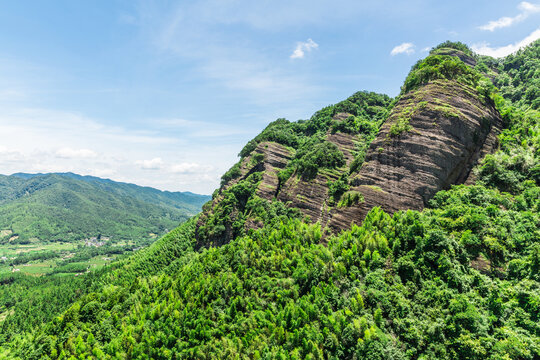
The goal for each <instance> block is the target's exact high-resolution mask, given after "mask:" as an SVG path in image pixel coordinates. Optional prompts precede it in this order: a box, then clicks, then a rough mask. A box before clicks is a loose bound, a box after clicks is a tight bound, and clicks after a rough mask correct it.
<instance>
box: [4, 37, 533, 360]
mask: <svg viewBox="0 0 540 360" xmlns="http://www.w3.org/2000/svg"><path fill="white" fill-rule="evenodd" d="M539 65H540V41H536V42H535V43H533V44H532V45H530V46H529V47H527V48H526V49H524V50H521V51H519V52H518V53H516V54H514V55H510V56H508V57H506V58H503V59H500V60H497V59H493V58H489V57H485V56H478V55H476V54H474V53H472V51H471V50H470V49H469V48H468V47H467V46H466V45H464V44H461V43H451V42H446V43H444V44H441V45H439V46H437V47H436V48H434V49H432V51H431V53H430V55H429V56H428V57H426V59H422V60H420V61H419V62H418V63H417V64H416V65H415V66H413V68H412V69H411V72H410V74H409V75H408V77H407V78H406V80H405V83H404V86H403V87H402V91H401V93H400V95H399V96H398V97H397V98H396V99H390V98H389V97H386V96H384V95H378V94H373V93H364V92H362V93H358V94H355V95H353V96H352V97H351V98H350V99H348V100H346V101H344V102H342V103H339V104H336V105H333V106H329V107H327V108H325V109H323V110H321V111H319V112H317V113H315V115H314V116H313V117H312V118H311V119H310V120H307V121H299V122H289V121H286V120H283V119H280V120H277V121H276V122H273V123H272V124H270V125H269V126H268V127H267V128H266V129H265V130H264V131H263V132H262V133H261V134H260V135H259V136H257V137H256V138H255V139H254V140H252V141H251V142H249V143H248V145H247V146H246V147H245V148H244V149H243V150H242V152H241V153H240V161H239V163H238V164H237V165H235V166H234V167H233V168H232V169H231V170H230V171H229V172H227V173H226V174H225V175H224V176H223V181H222V186H221V187H220V189H219V190H217V191H216V192H215V193H214V196H213V200H212V202H211V203H208V205H206V206H205V209H204V212H203V213H202V214H201V216H200V217H196V218H193V219H192V220H190V221H188V222H186V223H184V224H183V225H181V226H180V227H178V228H177V229H175V230H174V231H172V232H171V233H169V234H168V235H166V236H164V237H163V238H161V239H160V240H158V241H157V242H155V243H154V244H153V245H152V246H150V247H148V248H146V249H144V250H142V251H139V252H137V253H136V254H134V255H133V256H131V257H129V258H126V259H122V260H121V261H120V262H116V263H114V264H113V265H111V266H109V267H107V268H105V269H103V270H102V271H101V272H100V273H99V274H95V277H94V278H93V279H92V281H91V282H90V283H87V284H85V285H82V284H81V285H80V288H81V289H83V290H81V291H83V292H84V295H83V296H82V297H81V298H80V299H78V300H77V301H75V302H74V303H73V304H72V305H71V306H70V307H69V308H68V309H67V310H66V311H64V312H61V313H58V314H57V315H56V316H54V318H53V319H52V320H51V321H49V322H46V323H43V324H41V325H39V326H36V327H35V328H34V329H25V331H17V329H16V327H12V328H11V329H12V332H11V333H12V334H13V335H10V336H9V337H5V338H4V339H9V340H7V341H4V343H3V345H2V351H3V356H4V357H6V358H15V359H40V358H51V359H57V358H59V359H69V358H95V359H123V358H128V359H183V358H186V359H381V360H382V359H483V360H485V359H493V360H495V359H539V358H540V275H539V274H540V215H539V214H540V186H539V185H540V183H539V182H540V113H539V111H538V106H539V103H538V98H539V97H538V95H539V91H540V66H539ZM428 118H429V119H430V120H431V121H427V119H428ZM449 124H450V125H451V124H454V125H459V126H461V127H459V126H458V127H455V126H454V127H452V126H450V125H449ZM459 130H461V133H460V131H459ZM336 134H337V136H336ZM432 134H436V135H437V136H438V139H442V140H441V142H440V143H437V145H440V146H432V145H429V141H431V140H432V139H433V137H434V136H432ZM448 134H451V135H448ZM443 135H444V136H443ZM423 137H424V139H425V141H424V142H423V143H421V144H420V145H422V146H419V145H418V141H422V139H423ZM411 140H414V141H411ZM351 143H352V145H351ZM426 144H428V145H429V146H427V145H426ZM445 144H446V147H445V146H444V145H445ZM457 144H461V145H459V146H461V148H460V147H458V145H457ZM417 145H418V146H417ZM380 149H382V150H380ZM448 149H451V150H452V151H449V150H448ZM460 154H464V155H463V156H462V157H461V158H460ZM398 155H401V157H399V156H398ZM434 155H437V156H440V158H435V159H434ZM411 157H414V159H416V160H418V161H417V162H414V161H410V158H411ZM426 157H427V158H429V160H430V161H431V160H433V159H434V160H433V162H428V161H425V158H426ZM441 159H442V160H445V159H451V160H452V164H454V165H452V166H451V167H445V166H446V165H444V164H443V163H442V160H441ZM374 164H379V165H377V166H374ZM441 164H442V165H441ZM445 164H446V163H445ZM402 165H403V166H402ZM396 169H399V170H402V171H403V173H401V175H403V179H405V180H407V181H408V182H405V184H406V185H407V186H404V187H403V194H404V195H403V194H400V193H399V192H398V189H399V184H400V183H399V179H400V173H399V172H398V171H397V170H396ZM375 175H378V176H380V178H381V179H383V180H385V181H383V182H376V181H377V180H376V179H375V178H376V176H375ZM415 176H417V178H416V179H417V181H416V182H414V181H413V180H414V179H415ZM387 184H394V185H392V186H390V185H387ZM396 184H397V185H396ZM418 184H420V185H421V186H417V185H418ZM312 198H317V199H321V201H320V202H319V204H322V205H323V206H322V207H314V202H313V201H312ZM389 204H390V205H389ZM407 204H413V205H412V206H410V207H408V206H407ZM376 205H378V206H376ZM355 214H356V215H355ZM350 219H354V221H349V220H350ZM351 222H352V223H353V224H352V225H351ZM42 301H43V300H42ZM4 306H5V307H6V309H7V311H8V312H9V304H8V305H6V304H4ZM8 316H9V315H8Z"/></svg>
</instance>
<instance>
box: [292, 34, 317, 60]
mask: <svg viewBox="0 0 540 360" xmlns="http://www.w3.org/2000/svg"><path fill="white" fill-rule="evenodd" d="M318 47H319V44H317V43H316V42H315V41H313V40H311V39H307V41H305V42H298V43H296V48H295V49H294V51H293V53H292V54H291V56H290V57H291V59H303V58H304V56H305V55H306V52H311V50H313V49H317V48H318Z"/></svg>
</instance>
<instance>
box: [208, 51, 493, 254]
mask: <svg viewBox="0 0 540 360" xmlns="http://www.w3.org/2000/svg"><path fill="white" fill-rule="evenodd" d="M463 50H465V51H463ZM476 63H477V62H476V60H475V58H473V56H472V53H471V52H470V50H468V49H466V48H465V49H463V48H456V47H455V46H454V47H452V44H447V45H445V44H442V46H440V47H438V48H436V49H434V50H433V51H432V52H431V53H430V55H429V56H428V57H427V58H425V59H424V60H421V61H419V62H418V63H417V64H416V65H415V66H414V67H413V69H412V70H411V72H410V74H409V75H408V77H407V79H406V80H405V84H404V86H403V89H402V93H401V94H400V96H399V97H398V98H396V99H395V100H394V101H391V99H390V98H388V97H385V96H383V95H378V94H374V93H365V92H364V93H357V94H355V95H353V96H352V97H350V98H349V99H347V100H345V101H344V102H341V103H338V104H336V105H334V106H330V107H328V108H325V109H323V110H321V111H319V112H317V113H316V114H315V115H314V116H313V117H312V118H311V119H310V120H309V121H307V122H297V123H290V122H288V121H286V120H278V121H276V122H274V123H272V124H270V125H269V126H268V127H267V128H266V129H265V130H264V131H263V133H262V134H260V135H259V136H257V137H256V138H255V139H254V140H252V141H251V142H250V143H248V145H247V146H246V147H245V148H244V149H243V150H242V152H241V153H240V156H241V159H240V161H239V163H238V164H237V165H235V167H233V168H232V169H231V170H230V171H229V172H228V173H227V174H225V176H224V178H223V183H222V186H221V188H220V189H219V191H218V193H217V194H216V196H215V197H214V200H213V202H212V207H211V208H208V209H207V210H208V211H206V212H205V213H204V214H203V215H202V216H201V217H200V219H199V224H198V229H197V238H198V240H199V246H212V245H216V244H223V243H226V242H227V241H229V240H230V239H233V238H234V237H235V236H238V235H240V234H244V233H246V231H248V230H249V229H251V228H258V227H260V226H262V224H263V223H264V219H263V217H264V216H263V217H261V215H260V214H258V213H257V212H256V208H253V207H251V206H250V205H251V204H252V203H253V201H256V200H255V199H258V198H261V199H263V200H267V201H278V202H281V203H283V204H287V206H288V207H292V208H297V209H299V210H300V211H301V213H302V215H304V216H308V217H309V218H310V220H311V221H312V222H319V223H321V225H322V226H323V228H328V230H329V231H331V232H339V231H341V230H343V229H346V228H348V227H350V225H351V223H354V224H360V223H361V222H362V220H363V218H364V217H365V216H366V214H367V213H368V212H369V210H371V209H372V208H373V207H375V206H380V207H382V208H383V209H384V210H385V211H387V212H390V213H392V212H395V211H397V210H400V209H417V210H420V209H422V208H423V207H424V206H425V205H426V204H427V203H428V201H429V200H430V199H431V198H432V197H433V195H435V193H436V192H438V191H440V190H444V189H449V188H450V186H451V185H454V184H461V183H464V182H466V181H467V180H468V179H471V181H472V178H471V170H472V169H473V168H474V167H475V166H476V165H478V163H479V160H481V159H482V158H483V157H484V156H485V155H486V154H488V153H492V152H493V151H494V150H495V149H496V148H497V144H498V140H497V136H498V134H500V132H501V130H502V127H503V120H502V118H501V116H500V114H499V112H498V110H497V109H496V105H495V103H494V100H493V99H492V98H491V96H492V95H491V94H492V92H491V90H490V87H489V86H493V85H491V82H490V80H489V79H488V78H487V77H486V75H487V74H483V73H481V72H480V71H479V70H478V69H476V68H475V66H476ZM383 120H384V122H383ZM257 201H258V200H257ZM254 210H255V211H254ZM223 211H227V215H228V216H223ZM214 214H217V215H214ZM216 219H221V220H222V222H221V223H220V222H218V221H216Z"/></svg>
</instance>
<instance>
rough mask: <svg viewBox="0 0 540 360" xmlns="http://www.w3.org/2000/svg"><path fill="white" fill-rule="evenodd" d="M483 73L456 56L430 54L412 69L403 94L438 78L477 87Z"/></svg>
mask: <svg viewBox="0 0 540 360" xmlns="http://www.w3.org/2000/svg"><path fill="white" fill-rule="evenodd" d="M480 78H481V74H480V73H479V72H478V71H476V70H475V69H474V68H471V67H470V66H468V65H466V64H465V63H464V62H463V61H461V60H460V59H459V58H458V57H456V56H451V55H429V56H428V57H426V58H425V59H423V60H419V61H418V62H417V63H416V64H415V65H414V66H413V68H412V69H411V72H410V73H409V75H408V76H407V78H406V79H405V84H404V85H403V87H402V88H401V92H402V94H405V93H407V92H409V91H411V90H413V89H417V88H418V87H420V86H421V85H424V84H427V83H428V82H430V81H433V80H437V79H446V80H455V81H457V82H459V83H461V84H464V85H470V86H473V87H475V86H476V85H477V84H478V81H479V80H480Z"/></svg>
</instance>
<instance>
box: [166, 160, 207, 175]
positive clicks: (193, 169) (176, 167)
mask: <svg viewBox="0 0 540 360" xmlns="http://www.w3.org/2000/svg"><path fill="white" fill-rule="evenodd" d="M169 170H170V171H171V172H173V173H176V174H195V173H207V172H209V171H211V170H212V167H211V166H208V165H206V166H205V165H201V164H197V163H187V162H184V163H180V164H173V165H171V166H170V167H169Z"/></svg>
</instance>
